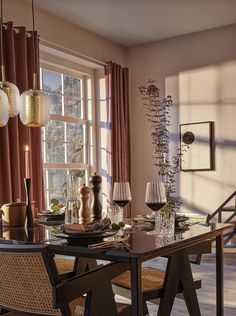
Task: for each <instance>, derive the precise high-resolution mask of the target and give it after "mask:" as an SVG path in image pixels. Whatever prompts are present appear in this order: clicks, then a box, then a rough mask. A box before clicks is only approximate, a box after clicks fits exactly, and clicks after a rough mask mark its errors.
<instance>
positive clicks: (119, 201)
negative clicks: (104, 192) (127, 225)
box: [113, 200, 130, 207]
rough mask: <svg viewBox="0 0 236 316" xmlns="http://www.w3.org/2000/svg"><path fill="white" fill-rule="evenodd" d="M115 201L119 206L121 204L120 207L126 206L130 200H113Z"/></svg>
mask: <svg viewBox="0 0 236 316" xmlns="http://www.w3.org/2000/svg"><path fill="white" fill-rule="evenodd" d="M113 202H114V203H115V204H117V205H118V206H120V207H125V206H126V205H127V204H129V202H130V201H129V200H123V201H122V200H113Z"/></svg>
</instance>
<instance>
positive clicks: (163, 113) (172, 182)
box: [139, 80, 188, 212]
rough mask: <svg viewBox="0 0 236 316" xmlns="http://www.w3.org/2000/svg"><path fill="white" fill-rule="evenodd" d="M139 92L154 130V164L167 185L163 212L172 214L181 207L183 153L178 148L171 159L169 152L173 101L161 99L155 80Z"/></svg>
mask: <svg viewBox="0 0 236 316" xmlns="http://www.w3.org/2000/svg"><path fill="white" fill-rule="evenodd" d="M139 92H140V95H141V98H142V101H143V106H144V107H145V108H146V109H147V117H148V121H149V122H150V124H151V128H152V132H151V137H152V144H153V146H154V159H155V163H154V164H155V166H156V167H157V175H158V179H159V181H162V182H164V184H165V191H166V201H167V203H166V205H165V206H164V207H163V208H162V210H163V211H164V212H171V211H172V210H176V209H178V208H179V207H180V205H181V201H180V199H179V197H176V175H177V173H178V172H179V171H180V161H181V152H180V148H178V149H177V152H176V154H175V155H173V156H172V157H170V151H169V134H170V132H169V127H170V119H171V116H170V111H171V106H172V105H173V101H172V98H171V96H167V97H166V98H164V99H161V98H160V93H159V89H158V87H157V85H156V81H154V80H148V81H147V83H146V84H144V85H142V86H140V87H139ZM187 147H188V146H187V145H186V146H185V148H182V150H181V151H182V152H183V151H184V150H187Z"/></svg>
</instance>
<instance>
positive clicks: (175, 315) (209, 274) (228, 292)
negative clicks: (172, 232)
mask: <svg viewBox="0 0 236 316" xmlns="http://www.w3.org/2000/svg"><path fill="white" fill-rule="evenodd" d="M225 251H226V252H228V250H227V249H226V250H225ZM165 264H166V262H165V259H157V260H152V261H149V262H148V264H147V265H148V266H154V267H155V266H156V267H158V268H160V267H162V268H164V267H165ZM192 270H193V271H194V276H196V277H197V278H200V279H201V280H202V288H201V289H199V290H197V294H198V298H199V303H200V309H201V314H202V316H215V315H216V307H215V297H216V295H215V288H216V285H215V256H214V255H205V256H204V257H203V259H202V262H201V264H200V265H192ZM224 272H225V275H224V281H225V286H224V295H225V297H224V303H225V310H224V311H225V314H224V316H236V250H235V249H234V250H231V251H230V253H225V261H224ZM122 301H123V300H122ZM148 307H149V313H150V314H151V315H153V316H154V315H156V314H157V310H158V306H157V305H155V304H148ZM185 315H186V316H187V315H188V311H187V308H186V306H185V302H184V301H183V300H180V299H176V300H175V303H174V307H173V311H172V313H171V316H185Z"/></svg>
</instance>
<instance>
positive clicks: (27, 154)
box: [25, 146, 30, 178]
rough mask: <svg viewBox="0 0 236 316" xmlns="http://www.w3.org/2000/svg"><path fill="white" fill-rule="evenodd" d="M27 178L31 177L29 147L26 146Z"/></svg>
mask: <svg viewBox="0 0 236 316" xmlns="http://www.w3.org/2000/svg"><path fill="white" fill-rule="evenodd" d="M25 177H26V178H29V177H30V166H29V146H25Z"/></svg>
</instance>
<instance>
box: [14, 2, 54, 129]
mask: <svg viewBox="0 0 236 316" xmlns="http://www.w3.org/2000/svg"><path fill="white" fill-rule="evenodd" d="M32 20H33V35H32V36H33V38H32V43H33V89H30V90H27V91H25V92H23V93H22V95H21V97H20V119H21V121H22V123H23V124H24V125H26V126H29V127H41V126H45V125H46V124H47V122H48V121H49V111H50V108H49V98H48V96H47V95H46V94H44V93H43V92H42V91H40V90H37V73H36V49H35V24H34V0H32Z"/></svg>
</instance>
